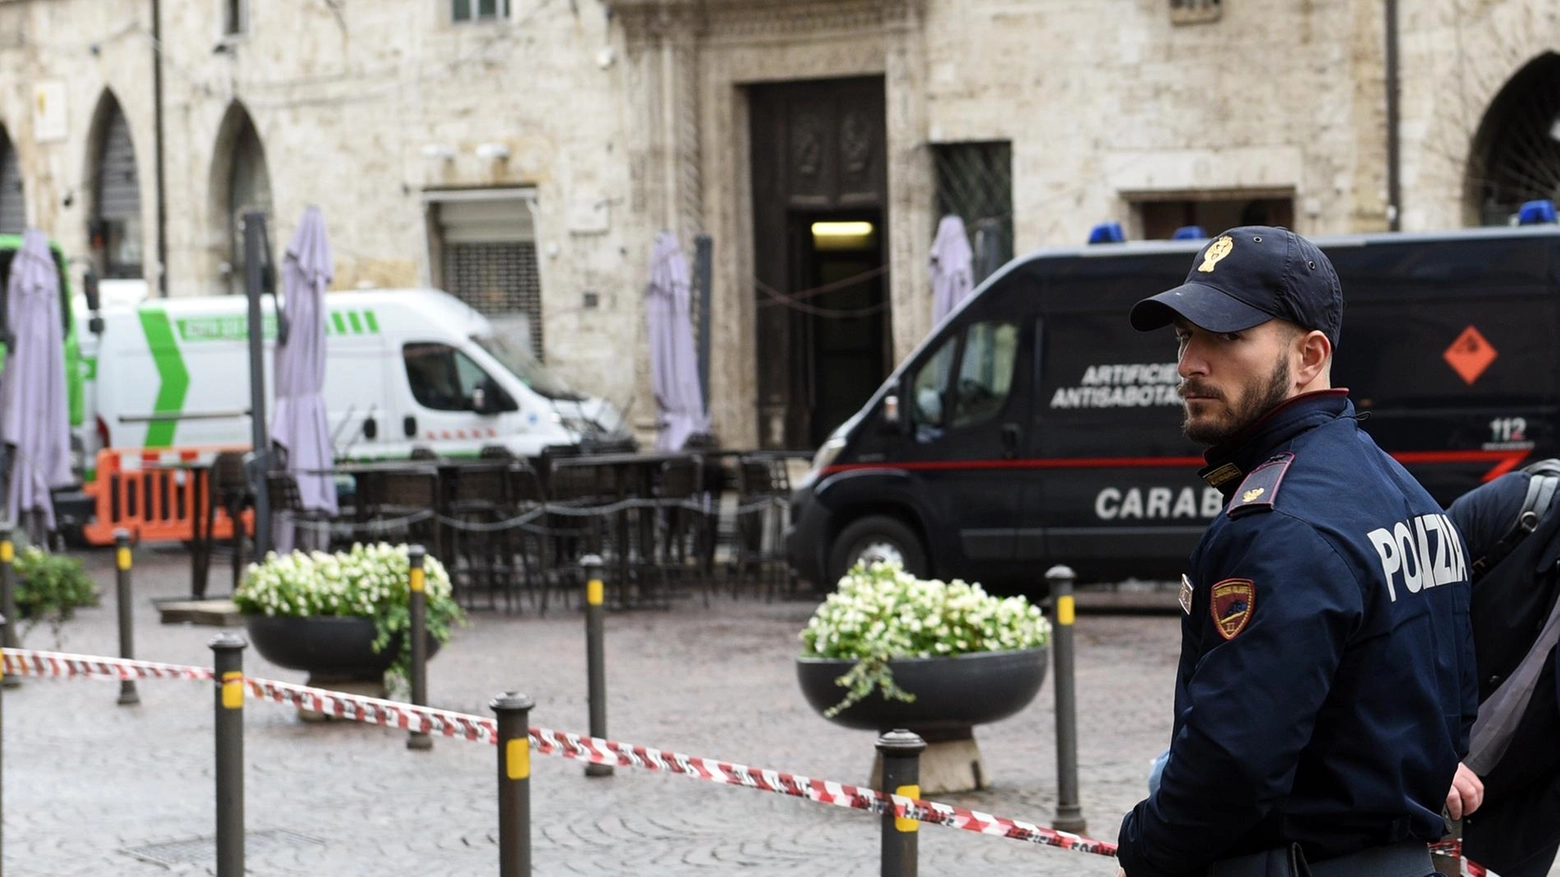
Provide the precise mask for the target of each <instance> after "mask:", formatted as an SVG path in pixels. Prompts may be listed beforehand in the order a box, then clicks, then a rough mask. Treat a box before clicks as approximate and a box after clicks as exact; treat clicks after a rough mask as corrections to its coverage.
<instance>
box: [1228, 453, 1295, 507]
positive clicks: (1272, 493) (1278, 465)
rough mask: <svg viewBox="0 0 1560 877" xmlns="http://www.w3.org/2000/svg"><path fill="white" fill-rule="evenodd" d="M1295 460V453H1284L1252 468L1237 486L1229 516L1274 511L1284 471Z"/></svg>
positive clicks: (1231, 500)
mask: <svg viewBox="0 0 1560 877" xmlns="http://www.w3.org/2000/svg"><path fill="white" fill-rule="evenodd" d="M1294 461H1295V455H1294V454H1290V453H1283V454H1279V455H1278V456H1276V457H1274V458H1273V459H1271V460H1268V461H1267V462H1266V463H1263V464H1262V465H1261V466H1258V467H1257V468H1255V469H1253V470H1251V474H1250V475H1247V476H1246V480H1245V481H1242V482H1241V483H1240V486H1239V487H1237V488H1235V495H1234V497H1233V498H1231V499H1230V507H1229V511H1228V514H1229V516H1230V517H1232V518H1238V517H1240V516H1242V515H1249V514H1253V513H1255V512H1270V511H1272V510H1273V503H1274V502H1276V501H1277V500H1278V486H1279V485H1280V484H1281V483H1283V480H1284V473H1285V472H1288V471H1289V464H1290V463H1293V462H1294Z"/></svg>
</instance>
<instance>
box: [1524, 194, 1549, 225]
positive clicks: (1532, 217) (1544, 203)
mask: <svg viewBox="0 0 1560 877" xmlns="http://www.w3.org/2000/svg"><path fill="white" fill-rule="evenodd" d="M1554 221H1555V202H1553V201H1551V200H1549V199H1548V198H1541V199H1539V200H1537V201H1528V202H1527V203H1525V204H1523V205H1522V206H1521V207H1519V208H1517V225H1538V224H1540V223H1544V222H1551V223H1552V222H1554Z"/></svg>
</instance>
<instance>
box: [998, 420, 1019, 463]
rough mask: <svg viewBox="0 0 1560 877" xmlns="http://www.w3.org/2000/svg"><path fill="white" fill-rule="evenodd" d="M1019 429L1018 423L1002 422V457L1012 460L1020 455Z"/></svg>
mask: <svg viewBox="0 0 1560 877" xmlns="http://www.w3.org/2000/svg"><path fill="white" fill-rule="evenodd" d="M1019 435H1020V433H1019V429H1018V424H1016V423H1004V424H1002V458H1003V459H1004V460H1011V459H1013V458H1014V457H1016V456H1018V439H1019Z"/></svg>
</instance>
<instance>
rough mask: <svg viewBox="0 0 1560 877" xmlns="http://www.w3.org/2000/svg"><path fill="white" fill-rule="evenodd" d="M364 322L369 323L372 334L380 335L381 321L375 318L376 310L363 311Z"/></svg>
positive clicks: (369, 330)
mask: <svg viewBox="0 0 1560 877" xmlns="http://www.w3.org/2000/svg"><path fill="white" fill-rule="evenodd" d="M363 322H365V323H367V324H368V332H369V334H370V335H378V334H379V321H378V320H376V319H374V312H373V311H364V312H363Z"/></svg>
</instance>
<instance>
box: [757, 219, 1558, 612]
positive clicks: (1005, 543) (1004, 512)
mask: <svg viewBox="0 0 1560 877" xmlns="http://www.w3.org/2000/svg"><path fill="white" fill-rule="evenodd" d="M1316 243H1317V244H1318V245H1319V246H1321V247H1322V249H1323V250H1324V251H1325V252H1326V253H1327V255H1328V257H1329V258H1330V259H1332V261H1333V264H1334V266H1335V267H1336V268H1337V270H1338V274H1339V277H1340V279H1341V281H1342V283H1343V295H1344V320H1343V334H1342V337H1341V339H1340V342H1339V345H1338V348H1337V351H1336V353H1335V357H1334V363H1333V386H1336V387H1346V388H1348V389H1349V390H1350V392H1351V396H1352V398H1353V399H1354V403H1355V406H1356V408H1357V409H1358V410H1359V411H1360V412H1361V413H1362V414H1364V415H1367V419H1366V420H1365V422H1364V426H1365V429H1366V430H1367V431H1368V432H1369V433H1370V434H1371V435H1372V436H1373V437H1374V438H1375V439H1376V442H1377V443H1378V444H1380V445H1381V447H1382V448H1383V449H1385V450H1387V451H1388V452H1390V453H1392V455H1393V456H1395V457H1396V458H1397V459H1398V460H1399V461H1401V462H1402V463H1403V464H1404V465H1405V466H1406V467H1407V468H1408V469H1409V471H1410V472H1412V473H1413V474H1414V475H1415V476H1416V477H1417V478H1418V479H1419V480H1420V482H1421V483H1423V484H1424V486H1425V487H1426V489H1428V490H1429V491H1430V493H1431V494H1432V495H1433V496H1435V498H1436V499H1437V500H1439V501H1441V502H1442V503H1450V501H1451V500H1452V499H1453V498H1455V497H1456V496H1458V495H1459V494H1461V493H1462V492H1464V491H1466V490H1468V489H1469V488H1472V487H1474V486H1475V485H1477V484H1479V483H1480V482H1481V481H1485V480H1489V479H1492V478H1494V477H1496V476H1498V475H1500V474H1502V473H1504V472H1507V471H1510V470H1511V469H1513V468H1515V467H1517V466H1520V465H1521V464H1522V463H1523V461H1525V460H1529V459H1538V458H1542V457H1548V456H1553V455H1555V454H1556V452H1557V449H1556V438H1555V433H1556V419H1557V410H1556V407H1557V399H1560V227H1557V226H1555V225H1544V226H1524V227H1513V228H1494V229H1470V230H1461V231H1453V232H1445V233H1425V234H1403V233H1395V234H1376V235H1360V236H1353V237H1337V238H1320V239H1317V241H1316ZM1201 245H1202V242H1201V241H1177V242H1133V243H1124V244H1104V245H1094V246H1089V247H1086V248H1075V249H1069V250H1057V251H1046V252H1040V253H1036V254H1034V255H1031V256H1027V257H1024V258H1021V259H1018V260H1015V261H1014V262H1012V263H1010V264H1009V265H1007V266H1006V267H1005V268H1004V269H1003V270H1001V271H1000V272H998V273H997V274H995V275H993V276H992V277H991V278H990V279H989V280H988V281H987V282H986V283H984V284H983V285H982V286H981V288H980V289H978V290H977V291H976V292H975V293H974V294H973V295H971V296H970V297H969V298H967V299H966V300H965V301H964V302H963V304H962V306H961V307H959V308H958V309H956V310H955V311H954V312H953V313H951V314H950V315H949V316H948V317H947V318H946V319H945V320H944V321H943V322H942V323H941V324H940V325H939V326H938V327H937V328H936V329H935V330H934V331H933V332H932V333H931V334H930V335H929V336H928V337H927V338H926V340H925V341H923V342H922V343H921V345H920V346H919V347H918V348H917V349H916V350H915V352H913V353H912V354H911V355H910V356H909V357H908V358H907V359H906V360H905V361H904V362H903V363H901V364H900V366H899V368H898V369H897V370H896V371H895V372H894V374H893V375H892V376H890V377H889V379H888V380H887V381H886V382H885V383H884V384H883V386H882V387H881V388H879V390H878V391H877V393H876V394H875V395H874V396H873V397H872V399H871V400H870V401H869V402H868V403H867V404H866V406H865V407H864V408H862V409H861V411H859V412H857V413H856V415H855V416H854V417H852V418H851V419H850V420H849V421H847V422H846V423H844V424H843V425H841V426H840V427H839V428H838V429H837V430H835V432H834V434H833V435H832V436H831V437H830V438H829V439H828V441H826V442H825V443H824V445H823V446H822V447H821V448H820V449H819V451H818V454H817V457H816V459H815V460H814V463H813V468H812V470H811V471H810V472H809V473H808V475H807V477H806V478H805V479H803V480H802V481H801V482H800V483H799V485H798V486H797V488H796V490H795V492H794V494H793V496H792V500H791V521H792V524H791V529H790V530H789V531H788V532H787V534H786V548H787V552H788V556H789V559H790V562H791V565H792V567H793V568H794V569H795V570H796V572H797V573H798V575H799V576H800V577H801V578H803V579H806V580H808V581H811V582H815V583H829V584H832V583H833V582H835V581H837V580H838V578H839V576H840V575H841V574H843V573H844V571H845V570H847V569H848V568H849V567H850V566H851V565H852V564H853V563H855V562H856V561H857V560H858V559H862V558H867V559H888V558H898V559H900V560H901V561H902V562H903V563H904V565H905V566H906V568H907V569H909V570H910V571H912V572H915V573H918V574H921V575H931V576H936V577H939V578H963V579H966V580H972V581H980V582H983V583H985V584H987V585H988V586H991V587H993V588H996V589H1001V590H1028V591H1031V592H1038V591H1041V590H1043V588H1044V585H1043V575H1044V573H1045V570H1046V569H1047V568H1048V567H1049V566H1050V565H1051V564H1055V563H1065V564H1068V565H1069V566H1071V567H1073V568H1074V569H1075V570H1076V571H1077V572H1078V573H1079V575H1080V577H1081V579H1082V580H1083V581H1101V580H1116V579H1120V578H1124V577H1129V576H1137V577H1142V578H1150V579H1173V578H1176V577H1177V576H1179V575H1180V574H1181V572H1182V571H1183V569H1184V567H1185V562H1186V557H1187V554H1188V552H1189V551H1190V550H1191V548H1192V546H1193V545H1194V544H1195V543H1196V540H1197V538H1198V536H1199V535H1200V534H1201V532H1202V530H1203V528H1204V527H1205V526H1206V525H1207V523H1208V521H1209V520H1211V519H1212V518H1213V517H1214V516H1215V515H1217V514H1219V513H1220V512H1221V511H1222V509H1223V502H1222V499H1221V498H1220V496H1219V494H1218V492H1217V491H1215V490H1213V488H1211V487H1208V486H1207V485H1206V484H1204V483H1203V482H1202V481H1201V480H1200V479H1199V478H1198V477H1197V470H1198V468H1200V467H1201V465H1202V456H1201V448H1199V447H1198V446H1196V445H1195V444H1193V443H1192V442H1190V441H1188V440H1187V439H1185V438H1184V437H1183V436H1182V435H1181V429H1180V425H1181V418H1182V410H1181V403H1180V399H1179V397H1177V395H1176V392H1175V387H1176V382H1177V380H1178V378H1177V374H1176V355H1175V346H1174V338H1173V337H1172V335H1171V333H1169V332H1165V333H1163V334H1154V333H1149V334H1143V333H1139V332H1137V331H1135V330H1133V329H1132V327H1131V326H1130V325H1129V324H1128V322H1127V311H1128V310H1129V309H1130V308H1131V307H1132V305H1133V303H1134V302H1136V301H1138V300H1139V299H1141V298H1144V297H1146V296H1149V295H1153V294H1154V293H1156V292H1160V291H1162V290H1165V289H1169V288H1171V287H1173V286H1176V285H1178V284H1180V283H1181V282H1182V280H1183V279H1184V278H1185V276H1186V272H1187V270H1188V268H1189V267H1190V265H1191V260H1192V257H1193V255H1194V254H1195V253H1196V252H1197V250H1198V249H1199V247H1201Z"/></svg>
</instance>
